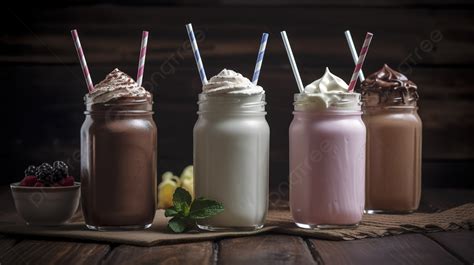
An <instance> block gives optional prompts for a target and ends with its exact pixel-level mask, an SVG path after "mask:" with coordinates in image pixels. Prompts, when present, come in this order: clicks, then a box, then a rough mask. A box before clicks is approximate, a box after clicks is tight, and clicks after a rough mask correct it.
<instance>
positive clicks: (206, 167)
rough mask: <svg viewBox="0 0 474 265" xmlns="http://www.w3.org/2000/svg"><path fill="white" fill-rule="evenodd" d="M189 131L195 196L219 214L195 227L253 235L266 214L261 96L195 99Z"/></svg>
mask: <svg viewBox="0 0 474 265" xmlns="http://www.w3.org/2000/svg"><path fill="white" fill-rule="evenodd" d="M198 104H199V111H198V114H199V118H198V120H197V122H196V124H195V126H194V189H195V194H196V197H206V198H209V199H213V200H216V201H219V202H221V203H222V204H223V205H224V211H223V212H222V213H219V214H218V215H216V216H214V217H211V218H209V219H205V220H199V221H198V222H197V224H198V227H199V228H201V229H204V230H255V229H260V228H262V227H263V224H264V221H265V217H266V214H267V209H268V186H269V183H268V171H269V142H270V128H269V126H268V124H267V121H266V120H265V115H266V112H265V95H264V94H258V95H232V94H223V95H206V94H200V95H199V101H198Z"/></svg>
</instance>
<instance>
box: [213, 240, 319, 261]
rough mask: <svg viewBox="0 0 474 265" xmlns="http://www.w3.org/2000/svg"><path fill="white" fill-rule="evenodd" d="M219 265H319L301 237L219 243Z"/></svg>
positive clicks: (223, 241) (222, 241)
mask: <svg viewBox="0 0 474 265" xmlns="http://www.w3.org/2000/svg"><path fill="white" fill-rule="evenodd" d="M217 257H218V261H219V262H218V263H219V264H224V265H227V264H272V265H273V264H317V263H316V261H315V260H314V258H313V257H312V256H311V253H310V251H309V249H308V247H307V245H306V243H305V242H304V241H303V239H302V238H300V237H295V236H284V235H262V236H256V237H242V238H232V239H224V240H221V241H219V252H218V255H217Z"/></svg>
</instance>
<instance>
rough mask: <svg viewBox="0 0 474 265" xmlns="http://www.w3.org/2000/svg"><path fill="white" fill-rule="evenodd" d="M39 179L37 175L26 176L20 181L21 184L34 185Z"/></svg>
mask: <svg viewBox="0 0 474 265" xmlns="http://www.w3.org/2000/svg"><path fill="white" fill-rule="evenodd" d="M37 181H38V178H37V177H36V176H26V177H24V178H23V180H22V181H21V182H20V186H28V187H33V186H34V185H35V183H36V182H37Z"/></svg>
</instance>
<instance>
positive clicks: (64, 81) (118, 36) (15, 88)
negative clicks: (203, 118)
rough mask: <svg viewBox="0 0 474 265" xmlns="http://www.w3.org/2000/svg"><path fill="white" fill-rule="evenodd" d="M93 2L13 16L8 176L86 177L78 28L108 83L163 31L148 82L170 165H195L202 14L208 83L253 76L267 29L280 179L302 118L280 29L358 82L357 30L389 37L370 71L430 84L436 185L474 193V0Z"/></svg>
mask: <svg viewBox="0 0 474 265" xmlns="http://www.w3.org/2000/svg"><path fill="white" fill-rule="evenodd" d="M89 2H90V3H91V5H86V6H78V5H75V4H77V2H76V1H69V2H68V6H61V7H54V8H52V7H51V8H42V9H31V10H24V9H6V10H5V11H4V12H3V16H2V20H3V21H4V23H1V25H0V28H1V34H0V80H1V82H2V87H3V91H4V93H3V102H2V104H0V105H1V110H2V113H3V119H4V123H3V124H4V126H2V128H3V133H2V135H4V136H3V144H2V148H1V149H0V150H1V151H0V154H1V158H2V169H3V176H2V179H1V180H0V181H1V183H9V182H12V181H14V180H18V179H20V178H21V176H22V171H23V169H24V167H26V166H27V165H28V164H34V163H40V162H42V161H51V162H52V161H54V160H59V159H62V160H66V161H67V162H68V163H69V164H71V167H72V171H73V173H74V174H75V175H76V176H78V166H79V146H80V142H79V130H80V126H81V124H82V121H83V119H84V117H83V113H82V112H83V110H84V106H83V102H82V97H83V96H84V94H85V92H86V88H85V85H84V81H83V78H82V76H81V70H80V66H79V64H78V61H77V57H76V53H75V50H74V46H73V43H72V40H71V37H70V33H69V31H70V29H72V28H77V29H78V30H79V33H80V37H81V42H82V45H83V47H84V50H85V54H86V57H87V60H88V63H89V67H90V69H91V72H92V78H93V80H94V82H95V83H97V82H99V81H100V80H102V79H103V77H104V76H105V75H106V74H107V73H108V72H110V71H111V70H113V68H115V67H118V68H120V69H121V70H123V71H125V72H127V73H129V74H130V75H132V76H134V75H135V73H136V65H137V58H138V52H139V45H140V36H141V30H144V29H146V30H149V31H150V39H149V50H148V55H147V64H146V68H145V79H144V84H145V87H146V88H147V89H149V90H151V91H152V92H153V93H154V100H155V111H156V114H155V120H156V123H157V125H158V130H159V133H158V144H159V146H158V148H159V150H158V151H159V161H158V168H159V172H160V173H162V172H164V171H166V170H173V171H175V172H178V171H180V170H181V169H182V168H183V167H184V166H186V165H187V164H191V163H192V128H193V126H194V123H195V121H196V119H197V115H196V110H197V105H196V99H197V94H198V93H199V92H200V89H201V87H200V81H199V77H198V74H197V71H196V68H195V64H194V59H193V57H192V53H191V51H190V50H189V45H188V43H187V41H188V40H187V35H186V30H185V28H184V25H185V24H186V23H188V22H192V23H193V25H194V28H195V31H196V32H197V33H198V35H199V37H198V39H199V47H200V50H201V54H202V57H203V61H204V65H205V67H206V71H207V74H208V77H210V76H212V75H215V74H216V73H218V72H219V71H220V70H221V69H222V68H230V69H234V70H237V71H239V72H241V73H242V74H244V75H245V76H247V77H250V76H251V74H252V71H253V67H254V63H255V59H256V53H257V49H258V45H259V39H260V36H261V33H262V32H269V33H270V39H269V43H268V46H267V53H266V55H265V59H264V64H263V68H262V74H261V78H260V81H259V82H260V84H261V85H262V86H263V87H264V88H265V89H266V92H267V103H268V105H267V110H268V115H267V120H268V122H269V124H270V127H271V172H270V174H271V184H272V186H276V185H278V184H280V183H282V182H285V181H287V178H288V174H287V173H286V172H288V126H289V123H290V122H291V119H292V114H291V111H292V96H293V94H294V93H295V92H296V91H297V88H296V84H295V82H294V78H293V75H292V72H291V69H290V67H289V63H288V59H287V57H286V53H285V51H284V47H283V44H282V42H281V38H280V35H279V32H280V31H281V30H286V31H287V33H288V35H289V38H290V41H291V44H292V47H293V50H294V53H295V57H296V60H297V62H298V65H299V68H300V71H301V75H302V78H303V82H304V83H309V82H311V81H313V80H315V79H317V78H319V77H320V76H321V75H322V74H323V71H324V68H325V67H326V66H329V67H330V69H331V70H332V71H333V72H334V73H335V74H337V75H338V76H340V77H342V78H344V79H345V80H348V79H349V78H350V74H351V72H352V69H353V62H352V59H351V57H350V53H349V51H348V48H347V45H346V41H345V38H344V34H343V32H344V30H346V29H350V30H351V31H352V35H353V38H354V41H355V43H356V46H358V47H360V45H361V43H362V40H363V37H364V35H365V32H366V31H371V32H373V33H374V34H375V37H374V40H373V42H372V45H371V48H370V51H369V55H368V57H367V60H366V65H365V67H364V71H365V74H366V75H367V74H369V73H371V72H374V71H376V70H377V69H378V68H380V67H381V66H382V65H383V64H384V63H387V64H389V65H390V66H392V67H393V68H396V69H399V70H401V71H402V72H405V73H407V75H408V76H409V78H410V79H412V80H413V81H414V82H415V83H417V84H418V86H419V91H420V96H421V100H420V102H419V105H420V110H419V113H420V116H421V118H422V120H423V126H424V127H423V161H424V163H423V175H424V179H423V182H424V185H425V186H436V187H474V181H473V179H472V178H471V175H472V172H473V169H474V166H473V161H474V139H473V137H472V135H473V134H472V132H473V129H474V114H473V112H472V110H473V108H472V106H473V102H474V89H473V87H472V85H471V84H472V80H471V79H472V77H473V75H472V74H473V70H474V39H473V38H472V36H473V33H474V19H473V18H474V10H473V7H474V4H473V3H472V1H468V0H457V1H453V2H452V4H449V5H448V4H446V3H445V2H444V1H438V0H433V1H425V0H403V1H392V0H384V1H369V0H364V1H358V2H357V4H354V3H353V2H352V1H348V0H337V1H327V0H325V1H309V0H298V1H289V0H278V1H272V3H271V4H270V3H267V2H266V1H263V0H258V1H253V0H252V1H247V0H224V1H204V2H201V3H200V4H199V5H197V4H194V3H193V2H192V1H188V0H186V1H178V2H172V1H162V2H161V3H162V5H156V3H154V5H150V4H152V3H151V2H149V1H139V2H138V3H142V4H147V6H137V5H134V6H128V5H124V4H126V3H125V2H123V1H97V2H93V1H89ZM92 4H93V5H92ZM134 4H137V2H134Z"/></svg>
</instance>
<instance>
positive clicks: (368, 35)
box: [348, 32, 374, 92]
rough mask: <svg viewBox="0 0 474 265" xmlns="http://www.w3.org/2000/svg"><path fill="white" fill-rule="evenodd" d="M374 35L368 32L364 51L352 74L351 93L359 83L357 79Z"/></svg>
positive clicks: (362, 50)
mask: <svg viewBox="0 0 474 265" xmlns="http://www.w3.org/2000/svg"><path fill="white" fill-rule="evenodd" d="M373 36H374V34H372V33H370V32H367V34H366V35H365V40H364V44H363V45H362V49H361V50H360V54H359V59H358V60H357V63H356V66H355V69H354V72H353V73H352V77H351V82H350V83H349V89H348V90H349V92H352V91H354V88H355V85H356V83H357V77H358V76H359V72H360V70H361V69H362V65H363V64H364V61H365V57H366V56H367V51H368V50H369V45H370V41H371V40H372V37H373Z"/></svg>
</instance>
